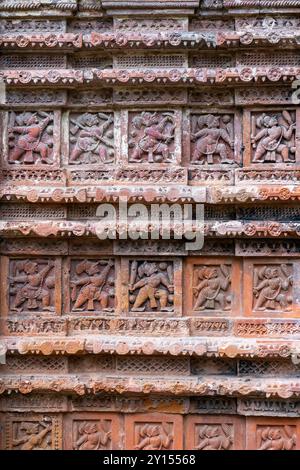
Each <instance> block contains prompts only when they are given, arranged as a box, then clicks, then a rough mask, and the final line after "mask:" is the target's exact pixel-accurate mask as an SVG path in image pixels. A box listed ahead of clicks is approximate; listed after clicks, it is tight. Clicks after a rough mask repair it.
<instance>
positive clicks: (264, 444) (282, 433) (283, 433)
mask: <svg viewBox="0 0 300 470" xmlns="http://www.w3.org/2000/svg"><path fill="white" fill-rule="evenodd" d="M295 431H296V428H295V426H258V427H257V442H258V450H292V449H293V448H294V447H295V446H296V433H295Z"/></svg>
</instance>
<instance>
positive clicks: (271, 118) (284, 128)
mask: <svg viewBox="0 0 300 470" xmlns="http://www.w3.org/2000/svg"><path fill="white" fill-rule="evenodd" d="M257 128H258V129H259V131H258V132H256V129H257ZM295 128H296V123H295V122H293V120H292V117H291V115H290V113H289V112H288V111H283V113H282V116H280V118H279V117H278V116H277V115H269V114H262V115H261V116H260V117H258V118H255V117H254V116H253V117H252V135H251V142H252V148H253V149H254V156H253V159H252V162H253V163H263V162H270V163H275V162H277V160H278V159H281V161H282V162H284V163H288V162H291V161H295V160H294V156H293V158H291V154H292V155H294V154H295V151H296V148H295V143H294V140H293V139H292V137H293V133H294V131H295Z"/></svg>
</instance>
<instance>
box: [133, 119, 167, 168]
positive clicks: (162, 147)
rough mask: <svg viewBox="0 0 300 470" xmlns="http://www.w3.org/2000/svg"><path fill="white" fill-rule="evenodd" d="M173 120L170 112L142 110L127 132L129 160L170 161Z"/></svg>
mask: <svg viewBox="0 0 300 470" xmlns="http://www.w3.org/2000/svg"><path fill="white" fill-rule="evenodd" d="M174 131H175V121H174V116H173V114H172V113H167V112H166V113H157V112H154V113H150V112H142V113H141V114H139V115H137V116H134V118H133V119H132V121H131V125H130V132H129V162H131V163H134V162H148V163H172V162H173V161H174V150H175V147H174Z"/></svg>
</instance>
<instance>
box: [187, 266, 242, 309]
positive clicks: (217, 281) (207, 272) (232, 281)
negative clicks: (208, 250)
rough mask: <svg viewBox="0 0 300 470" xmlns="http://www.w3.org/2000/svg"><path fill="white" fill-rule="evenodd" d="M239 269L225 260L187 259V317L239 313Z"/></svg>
mask: <svg viewBox="0 0 300 470" xmlns="http://www.w3.org/2000/svg"><path fill="white" fill-rule="evenodd" d="M240 277H241V273H240V266H239V262H238V261H232V260H230V259H228V258H226V259H220V258H215V259H212V258H207V259H206V258H201V259H197V258H191V259H190V260H189V261H188V263H187V266H186V273H185V276H184V278H185V290H184V292H185V296H186V298H185V303H186V307H187V309H186V311H187V313H188V314H189V315H203V314H211V315H215V314H235V313H238V312H239V310H240V291H241V282H240Z"/></svg>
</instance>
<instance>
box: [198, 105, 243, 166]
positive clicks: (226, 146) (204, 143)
mask: <svg viewBox="0 0 300 470" xmlns="http://www.w3.org/2000/svg"><path fill="white" fill-rule="evenodd" d="M191 141H192V146H191V147H192V148H191V163H193V164H197V165H203V164H206V165H212V164H214V163H222V164H223V163H228V164H232V163H234V152H233V150H234V124H233V116H232V115H230V114H224V115H213V114H203V115H199V114H198V115H192V117H191Z"/></svg>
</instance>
